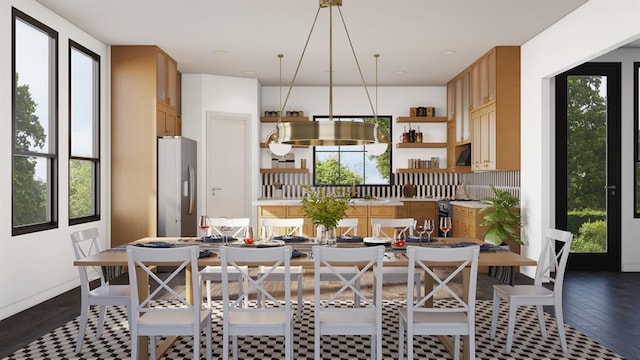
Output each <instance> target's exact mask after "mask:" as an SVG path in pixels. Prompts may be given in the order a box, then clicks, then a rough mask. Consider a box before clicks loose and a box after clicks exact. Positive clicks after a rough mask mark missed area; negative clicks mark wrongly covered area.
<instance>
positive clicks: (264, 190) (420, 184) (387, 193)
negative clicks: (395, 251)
mask: <svg viewBox="0 0 640 360" xmlns="http://www.w3.org/2000/svg"><path fill="white" fill-rule="evenodd" d="M261 175H262V176H261V191H260V194H261V197H262V198H263V199H273V198H279V194H277V193H276V192H275V191H274V190H275V187H274V186H273V185H274V184H277V183H279V184H280V185H281V188H282V198H284V199H299V198H301V197H302V196H303V195H304V190H303V189H302V187H301V186H302V185H304V184H309V185H311V184H313V178H312V174H311V173H308V174H300V173H264V174H261ZM392 176H393V185H380V186H357V187H356V188H357V190H358V194H359V196H360V197H362V196H365V195H371V196H376V197H381V198H396V197H402V186H403V185H404V184H413V185H415V186H416V197H417V198H436V199H440V198H453V197H454V196H455V192H456V188H457V186H458V185H459V184H462V183H464V184H465V187H466V191H467V194H468V195H469V196H470V197H471V198H472V199H480V198H482V197H484V196H490V195H491V189H490V187H489V185H490V184H491V185H494V186H495V187H497V188H499V189H501V190H507V191H509V192H511V193H512V194H514V195H515V196H518V197H519V196H520V171H493V172H485V173H426V174H417V173H414V174H405V173H402V174H400V173H394V174H393V175H392ZM336 188H338V187H336V186H331V187H329V190H330V191H331V190H335V189H336ZM339 188H343V189H345V190H347V191H349V190H350V187H349V186H340V187H339Z"/></svg>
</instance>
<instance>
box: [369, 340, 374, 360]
mask: <svg viewBox="0 0 640 360" xmlns="http://www.w3.org/2000/svg"><path fill="white" fill-rule="evenodd" d="M369 344H371V345H370V351H371V360H375V358H376V336H375V335H371V336H369Z"/></svg>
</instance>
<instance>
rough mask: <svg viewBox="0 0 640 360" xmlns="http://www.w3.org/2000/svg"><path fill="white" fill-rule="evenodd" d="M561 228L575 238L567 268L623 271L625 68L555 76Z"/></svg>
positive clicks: (598, 67)
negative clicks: (622, 76)
mask: <svg viewBox="0 0 640 360" xmlns="http://www.w3.org/2000/svg"><path fill="white" fill-rule="evenodd" d="M556 176H557V177H556V226H557V227H558V228H560V229H565V230H569V231H571V232H572V233H573V236H574V237H573V244H572V246H571V254H570V256H569V262H568V265H567V269H569V270H594V271H599V270H620V231H619V228H620V197H619V192H620V191H619V189H620V64H619V63H587V64H584V65H581V66H578V67H576V68H574V69H571V70H569V71H567V72H565V73H563V74H561V75H559V76H557V77H556Z"/></svg>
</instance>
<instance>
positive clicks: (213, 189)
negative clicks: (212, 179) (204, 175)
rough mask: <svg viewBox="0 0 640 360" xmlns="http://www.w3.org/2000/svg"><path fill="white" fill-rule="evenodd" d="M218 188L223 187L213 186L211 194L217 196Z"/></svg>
mask: <svg viewBox="0 0 640 360" xmlns="http://www.w3.org/2000/svg"><path fill="white" fill-rule="evenodd" d="M216 190H222V188H219V187H212V188H211V196H216Z"/></svg>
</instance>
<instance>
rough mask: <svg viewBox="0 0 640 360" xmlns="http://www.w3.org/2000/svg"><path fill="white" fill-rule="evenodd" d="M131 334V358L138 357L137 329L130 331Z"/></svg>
mask: <svg viewBox="0 0 640 360" xmlns="http://www.w3.org/2000/svg"><path fill="white" fill-rule="evenodd" d="M130 334H131V359H137V358H138V334H137V333H136V332H135V330H133V331H130Z"/></svg>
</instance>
